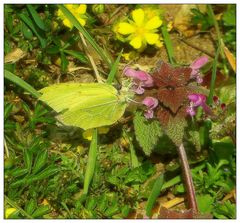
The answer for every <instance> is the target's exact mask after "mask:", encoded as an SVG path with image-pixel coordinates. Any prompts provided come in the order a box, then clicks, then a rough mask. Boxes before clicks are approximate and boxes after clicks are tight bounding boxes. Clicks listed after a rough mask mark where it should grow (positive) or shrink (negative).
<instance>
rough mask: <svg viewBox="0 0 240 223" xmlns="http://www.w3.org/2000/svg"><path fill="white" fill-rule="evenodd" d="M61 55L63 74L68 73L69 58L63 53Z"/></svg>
mask: <svg viewBox="0 0 240 223" xmlns="http://www.w3.org/2000/svg"><path fill="white" fill-rule="evenodd" d="M60 55H61V70H62V71H63V72H66V71H67V67H68V60H67V57H66V56H65V54H64V53H63V52H61V53H60Z"/></svg>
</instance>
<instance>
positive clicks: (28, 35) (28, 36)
mask: <svg viewBox="0 0 240 223" xmlns="http://www.w3.org/2000/svg"><path fill="white" fill-rule="evenodd" d="M22 33H23V35H24V37H25V38H26V39H28V40H31V39H32V38H33V33H32V31H31V29H29V28H28V27H27V26H26V24H25V23H24V22H22Z"/></svg>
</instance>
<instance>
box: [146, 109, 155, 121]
mask: <svg viewBox="0 0 240 223" xmlns="http://www.w3.org/2000/svg"><path fill="white" fill-rule="evenodd" d="M144 116H145V118H146V119H151V118H153V110H147V111H146V112H145V113H144Z"/></svg>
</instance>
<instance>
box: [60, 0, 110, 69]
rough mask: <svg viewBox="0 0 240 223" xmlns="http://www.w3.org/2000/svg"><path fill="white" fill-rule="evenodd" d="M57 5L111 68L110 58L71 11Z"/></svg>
mask: <svg viewBox="0 0 240 223" xmlns="http://www.w3.org/2000/svg"><path fill="white" fill-rule="evenodd" d="M58 7H59V9H60V10H61V11H62V12H63V14H64V15H65V16H66V17H67V18H68V19H69V21H70V22H71V23H72V24H73V26H75V27H76V28H77V29H78V30H79V31H80V32H81V33H82V34H83V36H84V37H85V38H86V39H87V41H88V42H89V43H90V44H91V45H92V47H93V48H94V49H95V50H96V52H97V53H98V54H99V56H100V57H101V58H102V59H103V60H104V61H105V62H106V63H107V65H108V66H109V68H111V66H112V61H111V58H110V57H109V56H107V55H106V52H105V51H104V50H103V49H102V48H101V47H100V46H99V45H98V44H97V43H96V42H95V40H94V39H93V38H92V36H91V35H90V34H89V33H88V32H87V30H86V29H85V28H84V27H83V26H82V25H81V24H80V23H79V21H78V20H77V19H76V18H75V17H74V16H73V15H72V13H71V12H70V11H69V10H68V9H67V8H66V7H65V6H64V5H58Z"/></svg>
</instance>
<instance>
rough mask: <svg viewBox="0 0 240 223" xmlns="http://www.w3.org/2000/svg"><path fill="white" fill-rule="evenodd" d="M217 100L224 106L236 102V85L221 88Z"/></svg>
mask: <svg viewBox="0 0 240 223" xmlns="http://www.w3.org/2000/svg"><path fill="white" fill-rule="evenodd" d="M219 98H220V101H221V102H222V103H225V104H226V105H228V104H230V103H232V102H235V101H236V83H234V84H230V85H225V86H222V87H221V88H220V89H219Z"/></svg>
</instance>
